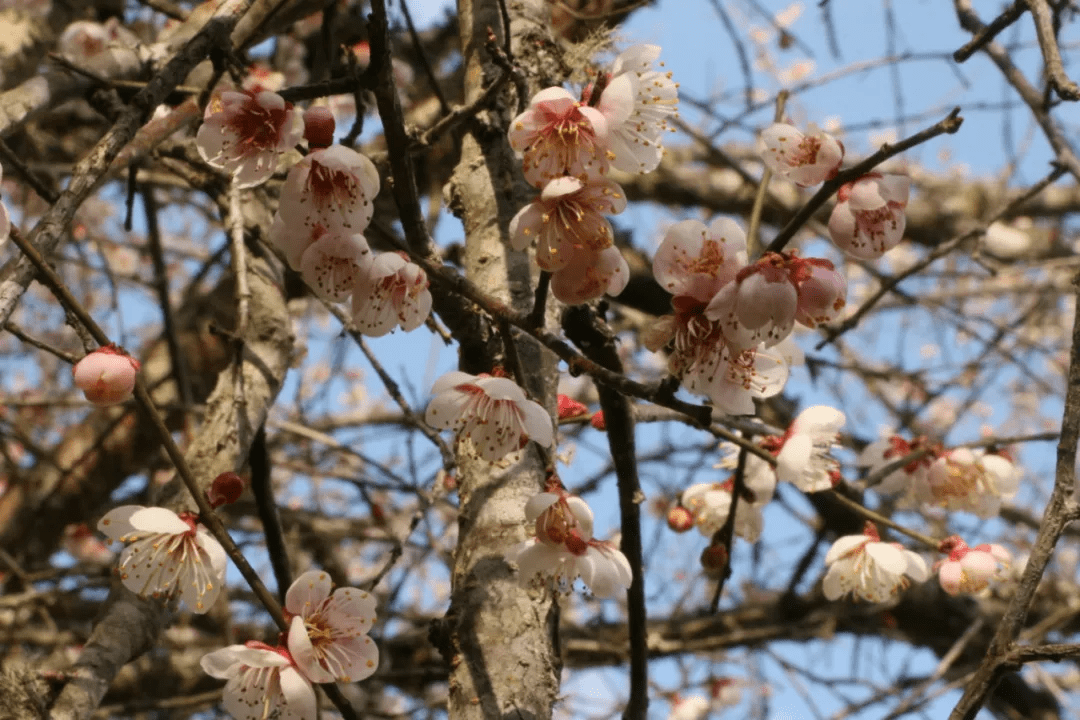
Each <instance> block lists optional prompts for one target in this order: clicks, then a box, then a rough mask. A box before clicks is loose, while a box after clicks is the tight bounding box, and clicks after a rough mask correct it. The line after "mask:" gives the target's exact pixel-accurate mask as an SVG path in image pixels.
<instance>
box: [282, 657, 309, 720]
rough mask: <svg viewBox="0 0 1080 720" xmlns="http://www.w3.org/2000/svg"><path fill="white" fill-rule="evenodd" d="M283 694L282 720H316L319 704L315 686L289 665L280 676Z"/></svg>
mask: <svg viewBox="0 0 1080 720" xmlns="http://www.w3.org/2000/svg"><path fill="white" fill-rule="evenodd" d="M279 683H280V686H281V696H282V701H283V702H284V704H285V707H284V708H282V712H281V720H315V718H316V717H317V714H318V711H317V704H316V700H315V688H313V687H312V686H311V683H310V682H308V680H307V679H306V678H305V677H304V676H302V675H301V674H300V673H299V672H298V671H297V670H296V668H291V667H287V668H284V669H283V670H282V671H281V675H280V677H279Z"/></svg>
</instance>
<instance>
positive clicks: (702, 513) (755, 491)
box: [681, 455, 776, 542]
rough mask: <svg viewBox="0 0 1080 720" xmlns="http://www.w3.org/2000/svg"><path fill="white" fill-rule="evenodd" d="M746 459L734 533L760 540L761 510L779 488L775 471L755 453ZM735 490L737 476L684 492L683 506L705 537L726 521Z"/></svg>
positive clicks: (762, 520)
mask: <svg viewBox="0 0 1080 720" xmlns="http://www.w3.org/2000/svg"><path fill="white" fill-rule="evenodd" d="M746 459H747V464H746V467H745V468H744V474H743V484H744V485H745V494H744V495H742V496H740V498H739V503H738V507H737V508H736V509H735V534H736V535H738V536H739V537H741V538H744V539H746V541H747V542H757V539H758V538H759V537H761V530H762V527H763V525H764V517H763V516H762V510H763V509H764V508H765V506H766V505H768V504H769V502H770V501H771V500H772V497H773V493H774V492H775V490H776V474H775V473H773V471H772V468H771V467H769V464H768V463H767V462H765V461H764V460H762V459H761V458H759V457H757V456H756V455H753V456H751V455H748V456H747V458H746ZM734 489H735V481H734V478H729V479H728V480H726V481H725V482H722V483H698V484H696V485H691V486H690V487H688V488H687V489H686V490H684V491H683V494H682V498H681V502H682V506H683V507H684V508H686V509H687V510H689V511H690V512H691V514H692V515H693V517H694V524H695V525H696V526H697V529H698V531H699V532H700V533H701V534H702V535H704V536H705V537H712V536H713V535H714V534H716V532H717V531H718V530H719V529H720V528H721V527H723V526H724V523H725V522H727V519H728V515H730V514H731V496H732V493H733V492H734Z"/></svg>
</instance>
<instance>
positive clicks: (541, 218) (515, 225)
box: [510, 177, 626, 271]
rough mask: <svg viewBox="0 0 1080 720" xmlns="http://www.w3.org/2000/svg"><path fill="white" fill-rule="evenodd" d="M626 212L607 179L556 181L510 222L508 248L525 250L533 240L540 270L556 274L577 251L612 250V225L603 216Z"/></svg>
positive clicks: (617, 189) (619, 191) (618, 191)
mask: <svg viewBox="0 0 1080 720" xmlns="http://www.w3.org/2000/svg"><path fill="white" fill-rule="evenodd" d="M625 207H626V196H625V195H624V194H623V191H622V188H621V187H619V185H618V184H617V183H614V182H612V181H611V180H606V179H604V178H596V179H592V180H589V181H588V182H582V181H581V180H579V179H578V178H574V177H560V178H556V179H554V180H552V181H551V182H549V183H547V185H545V186H544V191H543V192H542V193H541V194H540V197H539V198H537V199H536V200H534V201H533V202H531V203H529V204H528V205H526V206H525V207H523V208H522V209H521V210H520V211H519V212H518V213H517V215H515V216H514V218H513V219H512V220H511V221H510V244H511V245H512V246H513V248H514V249H515V250H525V249H527V248H528V247H529V244H530V243H531V242H532V240H533V238H536V239H537V240H538V241H539V244H538V246H537V249H536V263H537V264H538V265H539V266H540V267H541V268H543V269H544V270H549V271H555V270H559V269H561V268H563V267H565V266H566V265H567V264H568V263H569V262H570V259H571V257H572V256H573V253H574V250H575V249H576V248H589V249H591V250H597V251H599V250H604V249H606V248H609V247H611V244H612V239H613V233H612V230H611V223H609V222H608V221H607V218H605V217H604V215H617V214H618V213H621V212H622V211H623V209H624V208H625Z"/></svg>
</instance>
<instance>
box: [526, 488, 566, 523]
mask: <svg viewBox="0 0 1080 720" xmlns="http://www.w3.org/2000/svg"><path fill="white" fill-rule="evenodd" d="M558 501H559V496H558V495H557V494H556V493H549V492H542V493H537V494H536V495H533V496H532V497H531V498H529V500H528V502H526V503H525V520H526V522H530V523H533V522H536V518H538V517H540V514H541V513H543V512H544V511H545V510H547V509H548V508H549V507H551V506H552V505H554V504H555V503H556V502H558Z"/></svg>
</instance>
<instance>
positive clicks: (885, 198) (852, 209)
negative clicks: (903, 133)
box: [829, 173, 911, 260]
mask: <svg viewBox="0 0 1080 720" xmlns="http://www.w3.org/2000/svg"><path fill="white" fill-rule="evenodd" d="M910 189H911V178H909V177H908V176H907V175H892V174H886V175H883V174H882V173H870V174H869V175H864V176H862V177H861V178H859V179H858V180H856V181H854V182H850V183H847V184H846V185H843V186H841V187H840V189H839V190H837V192H836V197H837V200H838V202H837V203H836V207H834V208H833V211H832V215H831V216H830V217H829V236H830V237H831V238H832V241H833V244H835V245H836V246H837V247H838V248H840V249H841V250H843V251H844V252H846V253H848V254H849V255H852V256H854V257H857V258H862V259H863V260H873V259H875V258H879V257H881V256H882V255H884V254H885V253H886V252H888V251H889V250H892V249H893V248H894V247H896V245H897V244H898V243H899V242H900V240H902V239H903V237H904V225H905V222H906V218H905V216H904V208H906V207H907V203H908V194H909V192H910Z"/></svg>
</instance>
